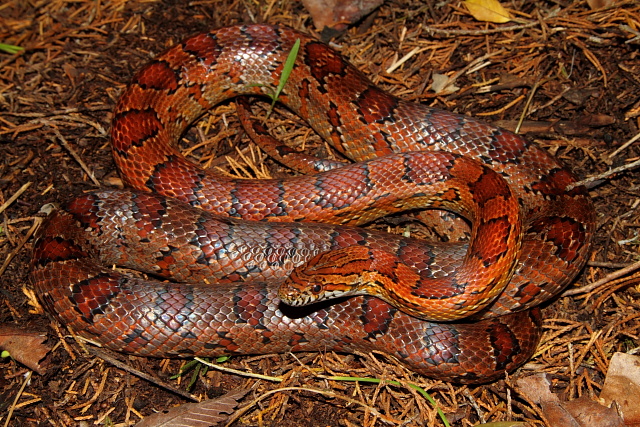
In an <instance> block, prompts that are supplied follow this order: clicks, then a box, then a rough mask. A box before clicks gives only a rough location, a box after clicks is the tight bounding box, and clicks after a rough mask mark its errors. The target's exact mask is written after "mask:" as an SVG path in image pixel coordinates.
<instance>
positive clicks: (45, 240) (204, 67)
mask: <svg viewBox="0 0 640 427" xmlns="http://www.w3.org/2000/svg"><path fill="white" fill-rule="evenodd" d="M296 39H300V40H301V47H300V53H299V55H298V57H297V60H296V65H295V67H294V69H293V72H292V73H291V76H290V77H289V80H288V82H287V84H286V86H285V89H284V91H283V93H282V94H281V95H280V97H279V101H280V102H282V103H283V104H285V105H286V106H288V107H289V108H291V109H292V110H293V111H295V112H296V113H298V114H299V115H300V116H301V117H303V118H304V119H305V120H307V121H308V122H309V124H310V125H311V126H312V127H313V128H314V129H315V130H316V131H317V132H318V133H319V134H320V135H321V136H322V137H324V138H325V139H326V140H327V141H328V142H330V143H331V144H332V145H333V146H334V147H335V148H336V149H337V150H338V151H340V152H342V153H343V154H344V155H345V156H347V157H349V158H351V159H352V160H354V161H357V162H361V163H355V164H352V165H349V166H345V167H342V168H339V169H336V170H333V171H329V172H324V173H319V174H316V175H312V176H302V177H296V178H291V179H285V180H266V181H258V180H233V179H229V178H225V177H222V176H219V175H216V174H210V173H206V172H204V171H202V170H200V169H198V168H197V167H195V166H194V165H192V164H191V163H189V162H188V161H187V160H186V159H184V157H183V156H182V155H181V154H180V153H179V152H178V151H177V150H176V148H174V146H173V145H172V143H173V142H175V141H176V140H177V138H178V137H179V136H180V135H181V134H182V133H183V132H184V130H185V129H186V128H187V127H188V126H189V125H190V124H191V123H192V122H193V121H194V120H196V119H197V118H198V117H199V116H200V115H202V114H203V113H204V112H205V111H206V110H207V109H209V108H211V107H212V106H214V105H216V104H218V103H220V102H222V101H223V100H225V99H228V98H231V97H234V96H237V95H243V94H254V95H255V94H265V93H267V92H268V91H269V90H273V88H274V87H275V86H276V85H277V83H278V81H279V77H280V75H281V73H282V67H283V64H284V61H285V59H286V57H287V54H288V53H289V51H290V49H291V47H292V46H293V44H294V42H295V41H296ZM112 143H113V153H114V157H115V160H116V164H117V166H118V168H119V170H120V172H121V175H122V177H123V179H124V181H125V182H126V184H127V185H128V186H129V187H131V188H133V189H134V191H102V192H95V193H91V194H88V195H85V196H82V197H80V198H77V199H75V200H73V201H72V202H70V203H69V205H68V206H67V207H66V209H64V210H57V211H55V212H54V213H53V214H52V215H50V217H49V218H48V221H47V223H46V225H45V226H44V227H43V228H42V230H41V232H40V234H39V238H38V240H37V242H36V244H35V249H34V258H33V268H32V278H33V282H34V284H35V287H36V290H37V291H38V292H39V293H40V295H41V296H42V299H43V301H44V303H45V306H46V307H47V309H48V310H49V311H50V312H52V313H54V314H55V315H56V316H57V317H58V318H59V319H60V320H61V321H62V322H63V323H65V324H67V325H69V326H70V327H72V328H73V329H74V330H75V331H76V332H78V333H79V334H81V335H83V336H86V337H89V338H91V339H93V340H95V341H97V342H99V343H101V344H103V345H105V346H108V347H110V348H113V349H116V350H119V351H124V352H128V353H133V354H138V355H145V356H158V357H172V356H191V355H202V356H213V355H220V354H229V353H238V354H250V353H253V354H255V353H272V352H284V351H311V350H324V349H327V350H335V351H347V352H349V351H352V352H353V351H356V352H358V351H360V352H368V351H378V352H381V353H384V354H387V355H391V356H393V357H395V358H397V359H399V360H400V361H401V362H403V363H405V364H407V365H408V366H410V367H411V368H412V369H414V370H415V371H416V372H419V373H422V374H425V375H430V376H437V377H439V378H443V379H450V380H455V381H461V382H478V381H489V380H492V379H494V378H497V377H499V376H500V375H502V374H503V373H504V371H508V370H512V369H514V368H516V367H517V366H519V365H520V364H522V363H523V362H524V361H526V360H527V358H528V357H530V355H531V354H532V352H533V351H534V349H535V346H536V345H537V342H538V339H539V335H540V327H539V323H540V317H539V311H538V310H537V309H535V308H534V309H531V308H532V307H535V306H537V305H538V304H540V303H541V302H544V301H546V300H548V299H549V298H550V297H552V296H554V295H556V294H557V293H558V292H559V290H561V289H562V288H563V287H564V286H565V285H566V284H568V283H569V282H570V281H571V280H572V279H573V278H574V277H575V275H576V274H577V272H578V271H579V269H580V268H581V267H582V265H583V264H584V261H585V259H586V255H587V251H588V247H589V243H590V241H591V237H592V234H593V230H594V223H595V221H594V213H593V208H592V205H591V202H590V201H589V199H588V197H587V196H586V194H585V191H584V189H583V188H577V189H574V190H571V191H566V190H565V188H566V187H567V185H569V184H571V183H573V182H574V181H575V180H574V178H573V176H572V175H571V173H570V172H568V171H567V170H566V169H564V168H562V167H561V166H560V165H558V163H557V162H556V161H555V160H554V159H553V158H552V157H551V156H549V155H548V154H547V153H546V152H544V151H542V150H541V149H539V148H538V147H536V146H535V145H532V144H531V143H529V142H528V141H526V140H525V139H523V138H521V137H519V136H516V135H514V134H512V133H510V132H507V131H504V130H501V129H498V128H495V127H492V126H490V125H487V124H484V123H482V122H479V121H476V120H474V119H472V118H468V117H463V116H459V115H456V114H453V113H449V112H446V111H441V110H437V109H432V108H429V107H425V106H423V105H417V104H412V103H408V102H404V101H402V100H400V99H397V98H395V97H393V96H391V95H389V94H387V93H385V92H383V91H381V90H380V89H378V88H376V87H375V86H373V84H372V83H371V82H369V81H368V80H367V79H366V78H365V77H364V76H363V75H362V74H361V73H360V72H358V71H357V70H356V69H355V68H354V67H353V66H351V65H349V64H348V63H347V62H345V61H344V60H343V59H342V57H341V56H340V55H339V54H337V53H336V52H335V51H333V50H332V49H330V48H329V47H327V46H326V45H324V44H322V43H319V42H317V41H315V40H313V39H312V38H310V37H308V36H306V35H304V34H301V33H298V32H296V31H294V30H291V29H289V28H285V27H274V26H267V25H250V26H235V27H228V28H222V29H218V30H214V31H211V32H208V33H204V34H200V35H196V36H193V37H191V38H189V39H187V40H185V41H183V42H182V43H180V44H179V45H176V46H174V47H173V48H171V49H169V50H167V51H166V52H165V53H163V54H161V55H160V56H158V57H157V58H156V59H154V60H153V61H152V62H151V63H149V64H148V65H146V66H145V67H144V68H143V69H142V70H141V71H140V72H138V73H137V74H136V76H135V77H134V78H133V81H132V82H131V84H130V85H129V86H128V88H127V89H126V91H125V92H124V93H123V95H122V97H121V98H120V101H119V102H118V105H117V106H116V109H115V112H114V118H113V126H112ZM393 153H401V154H393ZM469 157H473V158H474V159H476V160H475V161H474V160H470V159H469ZM477 160H479V162H478V161H477ZM502 178H504V179H502ZM414 207H435V208H446V209H452V210H455V211H457V212H459V213H461V214H462V215H464V216H466V217H468V218H470V219H471V220H472V222H473V224H474V225H473V229H472V237H471V241H470V243H469V244H468V245H467V244H464V243H459V244H458V243H449V244H427V243H425V242H422V241H419V240H415V239H408V238H402V237H396V236H389V235H387V234H384V233H379V232H374V231H368V230H363V229H358V228H352V227H350V226H352V225H357V224H362V223H365V222H368V221H371V220H372V219H375V218H377V217H380V216H382V215H385V214H387V213H392V212H397V211H399V210H404V209H408V208H414ZM247 219H249V220H259V221H260V222H245V221H244V220H247ZM301 221H312V222H325V224H311V223H301ZM354 248H355V249H354ZM111 265H120V266H124V267H130V268H135V269H138V270H141V271H145V272H147V273H150V274H154V275H158V276H160V277H163V278H165V279H170V280H171V281H170V282H162V281H158V280H146V279H141V278H137V277H133V276H130V275H126V274H123V273H120V272H117V271H114V270H112V269H111V268H109V266H111ZM292 271H293V274H292ZM354 277H355V278H354ZM345 278H348V280H347V279H345ZM304 280H312V283H311V284H310V286H308V287H307V288H305V289H303V290H296V289H297V288H296V287H297V286H298V285H299V282H301V281H304ZM213 281H216V282H218V284H217V285H216V286H210V285H209V284H210V282H213ZM283 281H284V282H285V283H284V284H285V285H287V287H289V288H292V289H293V291H292V292H293V293H288V292H287V291H285V290H281V293H280V295H281V296H283V297H285V298H292V301H290V302H296V298H301V297H302V296H301V295H300V293H302V294H304V293H305V292H307V293H308V294H314V292H316V291H318V290H319V289H320V288H322V292H325V294H330V295H333V296H335V295H338V296H340V295H351V294H357V295H360V294H361V293H362V292H363V289H364V290H365V291H367V292H373V294H374V295H377V296H379V297H381V298H383V299H384V300H386V301H387V302H385V301H383V300H381V299H379V298H377V297H375V296H370V295H360V296H356V297H351V298H343V299H339V300H337V301H331V302H318V303H315V304H312V305H310V306H306V307H292V306H288V305H283V304H281V303H280V300H279V297H278V295H277V292H278V286H280V284H282V282H283ZM347 281H351V282H357V283H359V285H362V286H360V288H358V289H357V290H356V291H345V290H344V286H346V285H347V284H346V283H342V282H347ZM183 282H190V283H194V284H193V285H186V284H183ZM241 282H244V283H241ZM371 283H374V284H376V286H370V284H371ZM314 284H315V285H314ZM320 284H322V285H323V286H320ZM377 284H382V285H384V286H386V287H388V288H391V291H395V292H387V290H386V288H380V287H378V286H377ZM316 285H317V286H316ZM372 288H373V289H372ZM381 289H382V290H381ZM325 294H323V295H325ZM396 294H399V295H400V296H399V297H397V296H396ZM307 297H308V295H307ZM314 298H315V297H314ZM308 299H309V298H307V300H306V302H309V301H308ZM389 303H391V304H389ZM403 310H405V311H407V312H408V313H410V314H411V315H410V314H406V313H405V312H403ZM471 315H474V317H475V318H476V320H474V321H471V320H462V321H459V320H458V321H456V322H453V323H434V322H432V321H431V320H457V319H461V318H464V317H466V316H471ZM419 317H420V318H422V319H419ZM424 319H429V320H424Z"/></svg>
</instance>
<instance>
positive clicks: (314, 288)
mask: <svg viewBox="0 0 640 427" xmlns="http://www.w3.org/2000/svg"><path fill="white" fill-rule="evenodd" d="M321 290H322V286H320V285H313V286H312V287H311V292H313V293H314V294H317V293H320V291H321Z"/></svg>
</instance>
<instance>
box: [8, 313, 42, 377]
mask: <svg viewBox="0 0 640 427" xmlns="http://www.w3.org/2000/svg"><path fill="white" fill-rule="evenodd" d="M45 339H46V335H45V334H44V333H42V332H35V331H30V330H27V329H23V328H18V327H15V326H9V325H0V349H2V350H6V351H8V352H9V354H10V355H11V357H12V358H13V359H15V360H16V361H17V362H20V363H22V364H23V365H25V366H26V367H27V368H29V369H31V370H33V371H36V372H37V373H39V374H42V373H43V372H44V370H45V367H44V366H43V365H41V364H40V361H41V360H42V359H44V357H45V356H46V355H47V353H49V351H51V349H50V348H49V347H47V346H46V345H44V344H42V343H43V342H44V341H45Z"/></svg>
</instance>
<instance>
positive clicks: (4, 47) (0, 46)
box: [0, 43, 24, 54]
mask: <svg viewBox="0 0 640 427" xmlns="http://www.w3.org/2000/svg"><path fill="white" fill-rule="evenodd" d="M0 50H1V51H3V52H6V53H11V54H13V53H18V52H21V51H23V50H24V48H23V47H20V46H14V45H12V44H4V43H0Z"/></svg>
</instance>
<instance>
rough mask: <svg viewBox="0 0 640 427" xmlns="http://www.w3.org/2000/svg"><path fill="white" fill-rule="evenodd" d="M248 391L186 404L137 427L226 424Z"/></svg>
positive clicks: (205, 426)
mask: <svg viewBox="0 0 640 427" xmlns="http://www.w3.org/2000/svg"><path fill="white" fill-rule="evenodd" d="M245 394H247V390H234V391H231V392H229V393H227V394H225V395H224V396H220V397H218V398H217V399H209V400H204V401H202V402H200V403H185V404H184V405H180V406H176V407H175V408H172V409H170V410H168V411H165V412H159V413H157V414H153V415H149V416H148V417H145V418H144V419H143V420H142V421H140V422H139V423H137V424H136V427H174V426H175V427H177V426H181V427H208V426H212V425H215V424H217V423H221V422H225V421H226V420H227V419H228V418H229V415H224V414H232V413H233V411H234V410H235V409H236V406H238V400H240V399H242V397H244V395H245Z"/></svg>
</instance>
